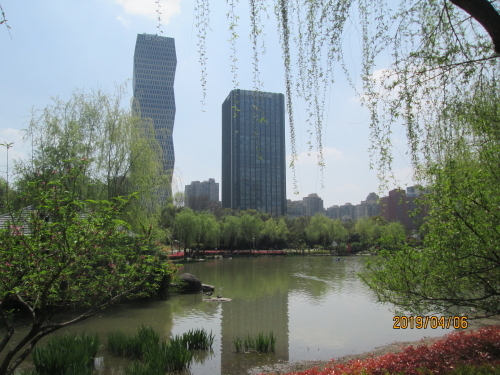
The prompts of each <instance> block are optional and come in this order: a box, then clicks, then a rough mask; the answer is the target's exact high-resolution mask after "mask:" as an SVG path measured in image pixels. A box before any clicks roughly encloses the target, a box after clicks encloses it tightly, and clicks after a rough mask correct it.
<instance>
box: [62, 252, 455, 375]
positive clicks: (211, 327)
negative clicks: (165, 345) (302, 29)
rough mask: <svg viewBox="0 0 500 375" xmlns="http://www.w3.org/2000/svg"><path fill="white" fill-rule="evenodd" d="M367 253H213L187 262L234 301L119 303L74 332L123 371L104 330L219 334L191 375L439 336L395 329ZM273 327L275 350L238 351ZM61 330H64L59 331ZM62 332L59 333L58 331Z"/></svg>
mask: <svg viewBox="0 0 500 375" xmlns="http://www.w3.org/2000/svg"><path fill="white" fill-rule="evenodd" d="M366 258H367V257H341V258H340V261H337V257H330V256H311V257H307V256H306V257H301V256H297V257H284V256H276V257H259V258H234V259H220V260H209V261H206V262H199V263H190V264H186V265H184V266H183V267H182V268H181V270H180V273H184V272H189V273H192V274H194V275H195V276H197V277H198V278H199V279H200V280H201V281H202V282H203V283H204V284H210V285H214V286H215V288H216V289H215V292H214V295H216V294H221V295H222V296H223V297H227V298H231V299H232V301H231V302H204V301H203V297H204V296H203V295H180V296H175V297H173V298H171V299H169V300H167V301H157V302H148V303H135V304H130V305H123V306H116V307H113V308H111V309H109V310H106V311H104V312H103V313H101V314H99V315H97V316H96V317H93V318H91V319H89V320H87V321H85V322H81V323H79V324H76V325H74V326H71V327H68V329H67V331H69V332H80V331H82V330H84V329H85V330H86V331H87V332H98V333H99V334H100V335H101V337H102V339H103V348H102V349H100V351H99V353H98V356H104V358H103V361H102V366H101V370H100V371H99V373H100V374H102V375H108V374H116V375H120V374H124V368H125V367H126V366H127V365H129V362H128V361H127V360H123V359H121V358H117V357H113V356H111V355H108V354H107V352H106V348H105V346H106V333H107V332H109V331H112V330H117V329H121V330H123V331H126V332H130V333H135V332H136V331H137V329H138V328H139V327H140V326H141V325H146V326H148V325H149V326H152V327H153V328H154V329H156V330H157V331H158V332H159V333H161V334H162V335H163V336H165V337H169V336H170V335H176V334H181V333H184V332H187V331H188V330H190V329H193V328H204V329H205V330H207V331H209V332H210V331H211V332H212V333H213V334H214V336H215V340H214V345H213V351H212V353H205V354H203V353H201V354H200V353H198V355H197V356H196V361H195V362H194V363H193V364H192V366H191V374H193V375H202V374H203V375H228V374H232V375H235V374H236V375H237V374H246V373H247V371H248V370H249V369H250V368H252V367H256V366H264V365H271V364H274V363H278V362H296V361H302V360H329V359H332V358H336V357H340V356H344V355H347V354H355V353H362V352H365V351H370V350H373V349H374V348H376V347H378V346H382V345H385V344H389V343H392V342H394V341H410V340H418V339H420V338H423V337H424V336H442V335H444V334H446V333H447V332H449V331H450V330H445V329H441V328H438V329H434V330H433V329H430V328H428V329H409V328H408V329H393V323H394V322H393V311H392V310H391V306H389V305H382V304H380V303H377V301H376V297H375V295H374V293H373V292H372V291H371V290H370V289H368V288H367V287H366V286H365V285H364V284H363V283H362V281H361V280H360V279H359V277H358V276H357V274H358V273H360V272H362V270H363V263H364V262H365V261H366ZM271 331H272V332H273V333H274V335H275V336H276V337H277V341H276V352H275V353H271V354H260V355H259V354H252V353H246V354H242V353H239V354H236V353H235V352H234V345H233V342H232V341H233V339H235V338H236V337H243V336H245V335H247V334H250V335H255V334H257V333H259V332H264V333H269V332H271ZM60 333H62V332H60ZM60 333H59V334H60Z"/></svg>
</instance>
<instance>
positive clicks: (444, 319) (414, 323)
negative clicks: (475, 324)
mask: <svg viewBox="0 0 500 375" xmlns="http://www.w3.org/2000/svg"><path fill="white" fill-rule="evenodd" d="M393 320H394V325H393V326H392V328H394V329H407V328H410V329H414V328H416V329H425V328H432V329H437V328H443V329H445V328H455V329H465V328H467V327H468V326H469V322H468V321H467V317H466V316H405V315H402V316H395V317H394V319H393Z"/></svg>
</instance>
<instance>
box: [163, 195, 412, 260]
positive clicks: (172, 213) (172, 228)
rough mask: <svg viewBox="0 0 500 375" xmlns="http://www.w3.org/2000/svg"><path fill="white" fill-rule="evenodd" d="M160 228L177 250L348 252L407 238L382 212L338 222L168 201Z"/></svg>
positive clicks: (319, 218)
mask: <svg viewBox="0 0 500 375" xmlns="http://www.w3.org/2000/svg"><path fill="white" fill-rule="evenodd" d="M159 225H160V227H161V228H162V229H163V230H164V231H165V232H166V233H169V238H167V239H166V241H167V242H169V243H171V244H178V248H179V249H181V250H187V249H192V248H197V249H200V250H202V249H205V250H207V249H215V248H218V249H225V250H250V249H259V250H269V249H285V248H287V249H306V248H321V249H328V250H335V251H345V250H346V249H347V246H348V245H347V244H349V249H350V250H351V251H353V252H357V251H361V250H376V249H377V248H379V247H380V246H381V245H382V246H384V247H387V246H391V245H392V244H393V245H394V246H397V245H398V244H400V243H402V242H404V241H405V239H406V233H405V228H404V226H403V225H402V224H401V223H388V222H387V221H385V219H384V218H382V217H381V216H374V217H371V218H363V219H359V220H358V221H356V222H347V223H343V222H342V221H340V220H339V219H337V220H333V219H330V218H328V217H327V216H325V215H323V214H317V215H315V216H312V217H307V216H301V217H295V218H293V219H291V218H288V217H281V218H275V217H272V216H271V215H269V214H266V213H262V212H259V211H256V210H245V211H237V210H232V209H230V208H225V209H222V208H220V207H215V208H214V209H212V210H211V211H210V212H209V211H201V212H197V211H193V210H191V209H190V208H181V207H176V206H175V205H174V204H173V202H172V200H170V201H169V203H168V204H167V206H166V207H165V208H164V209H163V210H162V214H161V216H160V221H159Z"/></svg>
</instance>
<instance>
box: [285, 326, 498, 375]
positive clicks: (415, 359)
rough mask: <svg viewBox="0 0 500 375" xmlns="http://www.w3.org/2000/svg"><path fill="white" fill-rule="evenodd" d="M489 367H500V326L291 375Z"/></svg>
mask: <svg viewBox="0 0 500 375" xmlns="http://www.w3.org/2000/svg"><path fill="white" fill-rule="evenodd" d="M485 364H497V365H499V364H500V327H497V326H490V327H484V328H481V329H479V330H477V331H469V332H467V331H460V332H453V333H450V334H449V335H447V336H446V337H445V338H444V339H442V340H439V341H436V342H435V343H434V344H432V345H428V346H427V345H420V346H417V347H414V346H408V347H406V348H404V349H403V351H402V352H400V353H388V354H385V355H382V356H379V357H374V358H368V359H365V360H356V359H354V360H351V361H349V362H348V363H338V362H335V360H332V362H331V363H330V364H329V365H328V366H327V367H326V368H325V369H323V370H321V369H318V368H313V369H310V370H306V371H302V372H291V373H289V374H287V375H340V374H345V375H361V374H363V375H365V374H366V375H388V374H407V375H414V374H415V375H417V374H418V375H421V374H446V373H448V372H450V371H452V370H454V369H455V368H456V367H457V366H461V365H471V366H479V365H485Z"/></svg>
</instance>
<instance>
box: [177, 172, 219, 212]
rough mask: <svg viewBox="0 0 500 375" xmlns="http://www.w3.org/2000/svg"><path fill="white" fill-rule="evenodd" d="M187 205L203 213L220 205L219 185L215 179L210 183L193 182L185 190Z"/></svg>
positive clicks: (209, 180)
mask: <svg viewBox="0 0 500 375" xmlns="http://www.w3.org/2000/svg"><path fill="white" fill-rule="evenodd" d="M184 195H185V205H186V206H187V207H189V208H191V209H193V210H196V211H203V210H206V209H209V208H210V207H214V206H217V205H218V204H219V183H218V182H215V180H214V179H213V178H209V179H208V181H203V182H200V181H192V182H191V184H190V185H186V187H185V189H184Z"/></svg>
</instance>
